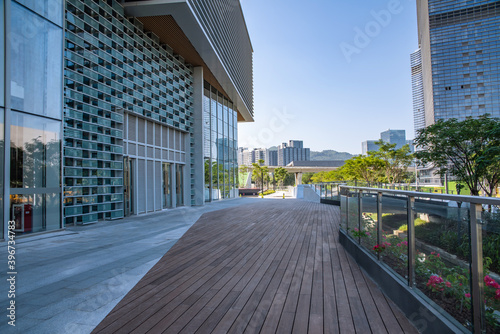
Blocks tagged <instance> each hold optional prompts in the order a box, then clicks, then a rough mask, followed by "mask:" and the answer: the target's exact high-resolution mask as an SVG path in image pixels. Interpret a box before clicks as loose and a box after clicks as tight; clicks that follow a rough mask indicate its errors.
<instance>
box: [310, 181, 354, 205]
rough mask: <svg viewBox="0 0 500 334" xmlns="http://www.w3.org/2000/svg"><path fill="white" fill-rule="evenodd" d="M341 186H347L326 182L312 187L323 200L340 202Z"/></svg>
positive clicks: (342, 183) (341, 183)
mask: <svg viewBox="0 0 500 334" xmlns="http://www.w3.org/2000/svg"><path fill="white" fill-rule="evenodd" d="M341 185H347V184H346V183H345V182H325V183H315V184H312V185H311V187H313V188H314V190H315V191H316V193H317V194H318V195H319V197H320V198H321V199H326V200H332V201H339V200H340V197H339V191H340V186H341Z"/></svg>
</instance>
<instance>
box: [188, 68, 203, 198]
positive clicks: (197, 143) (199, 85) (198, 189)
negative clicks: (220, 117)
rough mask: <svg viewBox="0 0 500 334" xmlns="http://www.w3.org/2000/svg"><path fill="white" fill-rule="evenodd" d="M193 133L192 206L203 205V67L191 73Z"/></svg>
mask: <svg viewBox="0 0 500 334" xmlns="http://www.w3.org/2000/svg"><path fill="white" fill-rule="evenodd" d="M193 76H194V79H193V88H194V94H193V133H194V147H193V150H194V152H193V153H194V179H193V180H191V182H192V183H193V185H194V193H195V195H194V205H204V204H205V170H204V167H205V166H204V162H203V141H204V140H203V67H201V66H198V67H195V68H194V71H193Z"/></svg>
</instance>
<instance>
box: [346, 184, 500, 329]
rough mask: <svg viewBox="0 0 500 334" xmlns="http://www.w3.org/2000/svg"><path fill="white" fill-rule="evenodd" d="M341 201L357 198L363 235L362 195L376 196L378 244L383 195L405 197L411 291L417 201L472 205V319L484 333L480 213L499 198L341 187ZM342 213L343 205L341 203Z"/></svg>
mask: <svg viewBox="0 0 500 334" xmlns="http://www.w3.org/2000/svg"><path fill="white" fill-rule="evenodd" d="M339 189H340V191H339V197H340V198H342V197H345V196H347V195H349V193H352V195H354V196H357V197H358V199H357V205H358V210H357V211H358V217H356V218H355V221H354V224H356V225H357V226H358V228H359V230H360V231H361V229H362V218H361V214H362V212H363V209H362V207H363V202H362V194H363V193H365V194H366V193H371V194H376V207H377V222H376V228H377V244H380V242H381V232H382V202H383V195H384V194H391V195H398V196H401V197H402V198H405V197H406V204H405V207H406V209H407V226H408V259H409V261H408V281H407V282H408V285H409V286H410V287H414V286H415V255H416V240H415V222H414V217H415V213H416V211H415V199H416V198H429V199H435V200H442V201H454V202H462V203H463V202H468V203H470V208H469V219H470V220H469V221H470V251H471V276H470V279H471V288H472V289H471V292H472V300H471V304H472V315H473V326H474V333H482V332H481V330H482V327H483V324H484V314H485V313H484V312H485V309H484V307H485V306H484V303H483V299H482V296H483V290H484V284H483V250H482V228H483V227H482V221H481V212H482V210H483V208H482V205H495V206H500V199H498V198H485V197H480V196H461V195H449V194H433V193H422V192H417V191H405V190H391V189H380V188H368V187H355V186H345V185H341V186H340V187H339ZM345 203H346V205H345V206H346V210H347V211H346V212H347V216H346V224H347V227H348V226H349V221H350V219H349V201H346V202H345ZM341 210H342V201H341ZM377 258H378V259H379V260H380V254H377Z"/></svg>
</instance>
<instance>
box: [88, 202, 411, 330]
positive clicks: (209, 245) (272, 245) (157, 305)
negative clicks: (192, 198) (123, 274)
mask: <svg viewBox="0 0 500 334" xmlns="http://www.w3.org/2000/svg"><path fill="white" fill-rule="evenodd" d="M339 220H340V213H339V209H338V208H337V207H335V206H331V205H325V204H316V203H311V202H305V201H299V200H270V199H263V200H262V201H261V202H259V203H255V204H249V205H242V206H238V207H234V208H231V209H225V210H220V211H215V212H211V213H206V214H204V215H203V216H202V217H201V218H200V219H199V220H198V222H196V224H195V225H193V226H192V227H191V229H190V230H189V231H188V232H187V233H186V234H185V235H184V236H183V237H182V238H181V239H180V240H179V241H178V242H177V243H176V244H175V245H174V247H172V248H171V249H170V251H168V253H167V254H165V256H164V257H163V258H162V259H161V260H160V261H159V262H158V263H157V264H156V265H155V266H154V267H153V268H152V269H151V270H150V271H149V272H148V273H147V274H146V275H145V276H144V277H143V279H142V280H141V281H140V282H139V283H138V284H137V285H136V286H135V287H134V288H133V289H132V290H131V291H130V292H129V293H128V294H127V295H126V296H125V298H124V299H123V300H122V301H121V302H120V303H118V305H117V306H116V307H115V308H114V309H113V310H112V311H111V313H109V314H108V316H107V317H106V318H105V319H104V320H103V321H102V322H101V323H100V324H99V325H98V326H97V327H96V328H95V329H94V331H93V333H238V334H239V333H377V334H379V333H417V331H416V329H415V328H414V327H413V326H412V325H411V324H410V323H409V321H408V320H407V319H406V318H405V317H404V315H403V314H402V313H401V312H400V311H399V310H398V309H397V308H396V307H395V306H394V305H393V303H392V302H391V301H389V300H387V299H386V298H385V296H384V295H383V294H382V293H381V292H380V290H379V289H378V288H377V287H376V285H375V284H374V283H373V282H372V281H371V280H370V279H369V278H367V277H366V276H365V275H364V273H363V272H362V271H361V270H360V268H359V267H358V265H357V264H356V263H355V262H354V260H352V259H351V258H350V257H349V256H348V255H347V254H346V252H345V251H344V249H343V248H342V246H341V245H340V244H339V243H338V228H339Z"/></svg>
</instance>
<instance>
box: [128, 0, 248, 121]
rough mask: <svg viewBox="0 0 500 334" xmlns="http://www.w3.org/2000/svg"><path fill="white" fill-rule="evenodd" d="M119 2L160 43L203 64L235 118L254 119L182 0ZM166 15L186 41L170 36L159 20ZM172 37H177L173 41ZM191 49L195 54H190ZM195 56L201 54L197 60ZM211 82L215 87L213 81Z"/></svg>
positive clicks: (186, 3)
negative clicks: (232, 106) (227, 99)
mask: <svg viewBox="0 0 500 334" xmlns="http://www.w3.org/2000/svg"><path fill="white" fill-rule="evenodd" d="M123 6H124V8H125V13H126V14H127V15H128V16H133V17H135V18H137V19H138V20H139V21H141V22H142V23H143V24H144V27H145V29H146V30H148V31H151V32H153V33H154V34H156V35H157V36H158V37H159V38H160V41H161V42H162V43H165V44H168V45H169V46H170V47H171V48H172V49H173V50H174V52H175V53H176V54H178V55H180V56H181V57H183V58H184V59H185V60H186V62H188V63H190V64H192V65H194V66H204V68H206V69H208V70H209V72H210V73H208V75H209V76H213V77H214V79H215V80H217V83H218V84H220V86H221V88H222V89H223V91H224V93H226V94H227V95H228V98H229V99H230V100H231V101H232V102H233V104H234V105H235V106H236V109H237V111H238V121H241V122H253V121H254V119H253V116H252V114H251V113H250V110H249V108H248V106H247V105H246V103H245V102H244V100H243V98H242V94H241V93H240V92H239V91H238V89H237V88H236V85H235V83H234V82H233V80H232V79H231V77H230V75H229V72H228V71H227V70H226V68H225V66H224V64H223V63H222V61H221V58H220V57H219V55H218V54H217V51H216V50H215V48H214V46H213V45H212V43H211V41H210V39H209V37H208V35H207V34H206V33H205V31H204V29H203V27H202V25H201V23H200V22H199V20H198V18H197V17H196V15H195V14H194V11H193V9H192V8H191V7H190V5H189V3H188V2H187V1H186V0H146V1H144V0H143V1H140V0H139V1H127V2H125V3H123ZM169 17H172V18H173V19H174V20H175V23H176V24H177V25H178V26H179V28H180V29H181V32H182V33H183V34H184V35H185V37H186V38H187V40H188V41H189V43H185V42H184V43H182V42H180V41H182V36H170V35H171V34H172V32H171V31H169V30H168V28H169V27H167V26H165V24H163V23H164V22H166V21H167V20H168V18H169ZM174 34H175V32H174ZM177 34H178V32H177ZM169 36H170V37H172V39H173V42H172V41H171V40H170V39H169ZM175 40H177V45H176V42H175ZM185 44H190V45H192V47H193V48H194V50H190V47H189V46H187V45H185ZM193 51H195V53H196V54H193ZM197 56H198V57H200V58H201V64H200V63H199V62H200V59H197ZM205 72H206V71H204V76H205ZM214 86H215V87H217V85H214Z"/></svg>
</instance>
